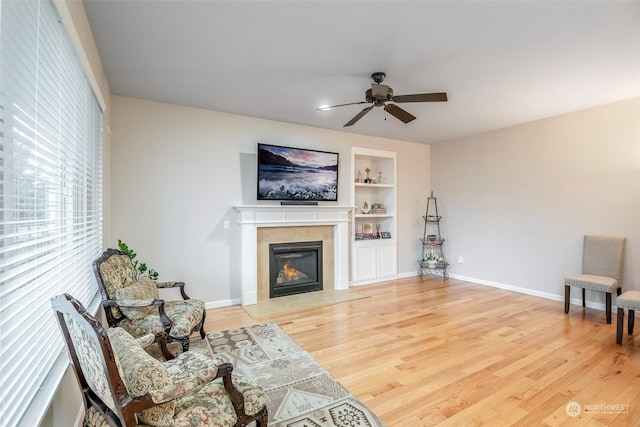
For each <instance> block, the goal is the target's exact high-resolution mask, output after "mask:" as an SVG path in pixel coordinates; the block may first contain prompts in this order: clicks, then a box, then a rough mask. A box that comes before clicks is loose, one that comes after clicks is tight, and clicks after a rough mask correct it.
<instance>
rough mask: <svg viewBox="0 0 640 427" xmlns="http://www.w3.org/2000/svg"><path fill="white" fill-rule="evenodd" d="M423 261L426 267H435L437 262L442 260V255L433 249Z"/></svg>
mask: <svg viewBox="0 0 640 427" xmlns="http://www.w3.org/2000/svg"><path fill="white" fill-rule="evenodd" d="M424 261H425V262H426V263H427V267H428V268H436V266H437V265H438V263H441V262H442V261H443V259H442V256H441V255H440V254H438V253H436V252H435V251H433V250H431V251H430V252H429V254H428V255H427V256H425V257H424Z"/></svg>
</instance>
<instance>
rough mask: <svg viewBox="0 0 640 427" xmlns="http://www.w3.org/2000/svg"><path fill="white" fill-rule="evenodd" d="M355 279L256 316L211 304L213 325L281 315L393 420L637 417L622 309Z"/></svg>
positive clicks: (639, 399)
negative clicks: (341, 289)
mask: <svg viewBox="0 0 640 427" xmlns="http://www.w3.org/2000/svg"><path fill="white" fill-rule="evenodd" d="M354 289H355V290H357V292H358V293H361V294H363V295H366V296H367V297H368V298H364V299H359V300H355V301H349V302H342V303H339V304H334V305H328V306H323V307H317V308H311V309H305V310H298V311H294V312H289V313H283V314H278V315H273V316H270V317H268V318H264V319H260V320H259V321H257V320H255V319H253V318H252V317H250V316H249V315H248V314H247V312H245V311H244V310H243V309H242V307H240V306H234V307H225V308H220V309H214V310H209V311H208V313H207V323H206V330H207V331H209V332H211V331H216V330H223V329H230V328H235V327H240V326H246V325H251V324H255V323H261V322H262V321H274V322H277V323H278V324H279V325H280V326H281V327H282V328H283V329H284V330H285V331H286V332H287V333H288V334H289V335H290V336H291V337H293V338H294V339H295V340H296V342H298V343H299V344H300V345H301V346H302V347H304V348H305V349H306V350H307V351H308V352H309V353H310V354H311V355H312V356H313V357H314V358H315V359H316V360H317V361H318V362H320V363H321V364H322V365H323V366H324V367H325V368H327V369H328V370H329V371H330V372H331V373H332V374H333V375H334V376H335V377H336V378H337V379H338V380H339V381H340V382H341V383H342V384H343V385H344V386H345V387H346V388H347V389H349V390H350V391H351V392H352V393H353V394H354V395H356V396H357V397H358V398H359V399H360V400H361V401H362V402H363V403H364V404H365V405H367V406H368V407H369V408H370V409H371V410H373V411H374V412H375V413H376V414H377V415H378V416H379V417H380V418H381V419H382V420H383V421H384V422H385V423H387V425H388V426H390V427H395V426H431V425H442V426H587V425H588V426H604V425H608V426H639V425H640V337H639V338H636V341H638V342H637V343H634V338H633V337H629V336H628V335H627V334H626V331H625V335H624V338H623V341H622V345H621V346H618V345H616V342H615V335H616V326H615V325H616V319H615V313H614V317H613V322H612V323H611V324H610V325H608V324H606V322H605V314H604V311H598V310H594V309H586V310H585V309H583V308H582V307H580V306H575V305H572V306H571V309H570V312H569V315H565V314H564V306H563V303H562V302H556V301H550V300H546V299H542V298H537V297H533V296H528V295H523V294H519V293H514V292H510V291H505V290H501V289H495V288H491V287H486V286H481V285H477V284H473V283H469V282H464V281H459V280H454V279H450V280H449V281H443V280H442V279H441V278H436V277H430V278H429V277H425V278H424V279H419V278H412V279H402V280H397V281H392V282H385V283H381V284H375V285H368V286H359V287H357V288H354ZM625 320H626V319H625ZM625 323H626V322H625ZM625 326H626V325H625ZM636 335H638V336H640V330H639V329H638V327H636ZM570 402H575V403H577V405H574V406H571V405H570V408H572V409H578V411H579V414H577V411H576V412H573V413H572V414H576V415H577V416H570V415H569V414H568V412H567V405H568V404H570Z"/></svg>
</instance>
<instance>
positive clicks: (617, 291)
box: [616, 288, 622, 296]
mask: <svg viewBox="0 0 640 427" xmlns="http://www.w3.org/2000/svg"><path fill="white" fill-rule="evenodd" d="M621 293H622V288H617V289H616V294H618V296H620V294H621Z"/></svg>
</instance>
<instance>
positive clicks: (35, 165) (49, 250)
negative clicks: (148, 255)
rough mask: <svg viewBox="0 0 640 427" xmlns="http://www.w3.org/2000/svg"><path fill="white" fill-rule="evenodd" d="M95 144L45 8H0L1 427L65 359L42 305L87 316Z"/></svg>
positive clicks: (97, 133) (91, 99) (70, 55)
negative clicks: (82, 309) (63, 297)
mask: <svg viewBox="0 0 640 427" xmlns="http://www.w3.org/2000/svg"><path fill="white" fill-rule="evenodd" d="M101 136H102V112H101V110H100V106H99V104H98V102H97V101H96V98H95V96H94V94H93V91H92V89H91V86H90V84H89V82H88V80H87V78H86V75H85V73H84V70H83V68H82V65H81V64H80V61H79V60H78V58H77V56H76V54H75V51H74V48H73V46H72V44H71V41H70V39H69V37H68V35H67V33H66V31H65V29H64V26H63V25H62V24H61V22H60V19H59V16H58V14H57V11H56V9H55V6H54V5H53V3H52V2H51V1H49V0H2V1H1V2H0V425H2V426H15V425H22V424H23V422H21V421H20V420H21V419H22V417H23V415H24V414H25V412H26V411H27V408H28V406H29V404H30V403H31V402H32V400H33V399H34V397H35V396H36V394H37V393H38V392H39V391H40V392H41V391H42V387H43V386H42V385H43V384H44V383H45V382H46V380H47V379H48V380H49V381H48V382H51V377H52V376H54V377H55V376H56V375H57V376H60V375H61V371H60V369H65V368H66V366H60V367H58V366H57V365H56V363H55V362H56V360H60V357H59V356H60V354H61V352H63V351H66V350H64V348H63V341H62V337H61V335H60V332H59V329H58V325H57V323H56V321H55V319H54V316H53V311H52V309H51V305H50V299H51V298H52V297H53V296H55V295H58V294H61V293H63V292H66V293H69V294H71V295H73V296H74V297H76V298H78V299H79V300H80V301H81V302H82V303H83V304H84V305H85V306H87V304H89V302H90V301H91V300H92V298H93V297H94V296H95V295H96V293H97V285H96V282H95V278H94V277H93V271H92V265H91V264H92V261H93V260H94V259H95V258H97V257H98V256H99V255H100V254H101V252H102V141H101ZM56 370H57V371H56ZM30 410H31V409H30ZM44 410H46V408H42V411H43V413H44Z"/></svg>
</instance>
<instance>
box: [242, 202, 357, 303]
mask: <svg viewBox="0 0 640 427" xmlns="http://www.w3.org/2000/svg"><path fill="white" fill-rule="evenodd" d="M234 209H235V210H236V211H238V212H239V213H240V220H239V224H240V233H241V242H242V243H241V244H242V261H241V262H242V265H241V281H242V305H252V304H256V303H257V301H258V272H257V259H258V228H261V227H308V226H326V225H329V226H332V227H333V231H334V232H333V245H334V250H333V257H334V259H333V264H334V280H333V283H334V289H348V288H349V212H350V211H351V210H352V209H353V207H351V206H280V205H255V206H235V207H234Z"/></svg>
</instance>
